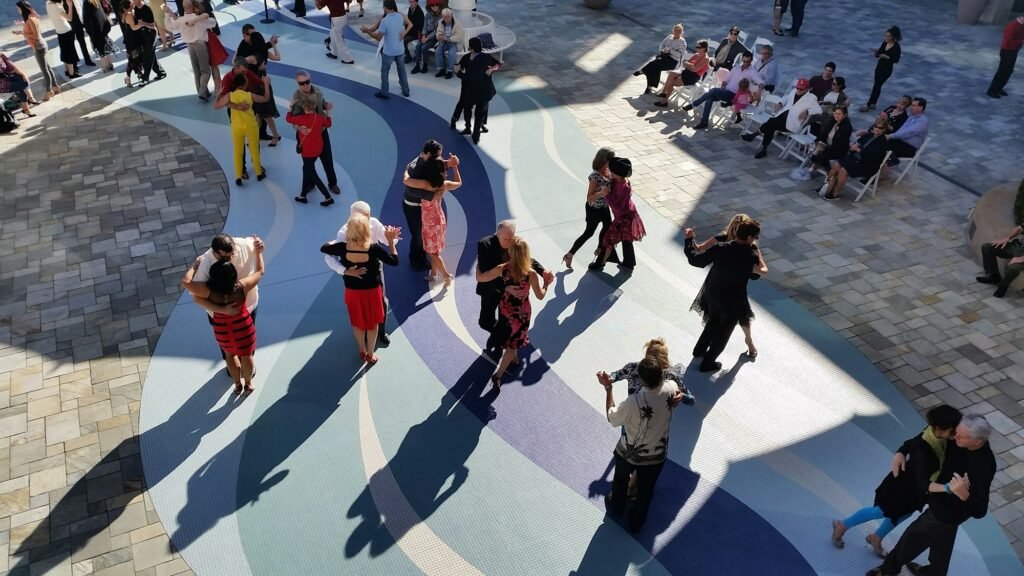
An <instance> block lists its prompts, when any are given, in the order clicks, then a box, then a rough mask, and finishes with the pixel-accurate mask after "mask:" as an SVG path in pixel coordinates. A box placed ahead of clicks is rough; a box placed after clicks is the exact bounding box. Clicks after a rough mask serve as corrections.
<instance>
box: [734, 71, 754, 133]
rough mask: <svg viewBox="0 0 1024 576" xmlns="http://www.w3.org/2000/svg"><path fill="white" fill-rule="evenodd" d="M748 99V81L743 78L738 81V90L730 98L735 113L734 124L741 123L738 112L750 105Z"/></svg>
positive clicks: (741, 117) (740, 116) (749, 96)
mask: <svg viewBox="0 0 1024 576" xmlns="http://www.w3.org/2000/svg"><path fill="white" fill-rule="evenodd" d="M750 99H751V95H750V80H747V79H746V78H744V79H742V80H740V89H739V90H738V91H736V95H735V96H733V97H732V110H733V112H735V113H736V118H735V119H734V120H733V122H734V123H736V124H739V123H740V122H742V121H743V114H741V113H740V112H742V111H743V110H744V109H745V108H746V107H747V106H749V105H750Z"/></svg>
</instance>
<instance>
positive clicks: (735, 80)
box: [683, 52, 764, 130]
mask: <svg viewBox="0 0 1024 576" xmlns="http://www.w3.org/2000/svg"><path fill="white" fill-rule="evenodd" d="M753 62H754V55H753V54H751V53H750V52H744V53H743V61H742V63H741V64H740V65H739V66H738V67H734V68H733V69H732V70H730V71H729V75H728V76H726V77H725V82H722V86H721V87H720V88H712V89H711V90H708V92H707V94H705V95H703V96H701V97H700V98H697V99H696V100H694V101H693V102H692V103H690V104H687V105H686V106H683V110H686V111H687V112H689V111H690V110H693V109H694V108H696V107H697V106H700V105H701V104H704V114H703V115H702V116H701V119H700V124H697V126H696V127H695V129H696V130H704V129H705V128H707V127H708V120H709V119H710V118H711V107H712V106H714V105H715V102H727V103H730V104H731V103H732V99H733V98H734V97H735V96H736V91H737V90H739V89H740V80H742V79H744V78H746V79H747V81H749V82H750V83H751V84H759V85H760V84H764V79H763V78H761V75H760V74H758V73H757V69H756V68H754V65H753Z"/></svg>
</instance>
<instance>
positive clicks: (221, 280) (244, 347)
mask: <svg viewBox="0 0 1024 576" xmlns="http://www.w3.org/2000/svg"><path fill="white" fill-rule="evenodd" d="M253 252H254V253H255V255H256V271H255V272H254V273H252V274H250V275H248V276H246V277H245V278H241V279H239V278H238V271H237V270H236V269H235V265H234V264H232V263H231V261H230V260H227V261H218V262H215V263H214V264H213V265H212V266H210V279H209V280H208V281H207V282H206V286H202V285H200V286H197V287H196V291H195V292H193V294H194V295H195V296H197V297H200V298H208V299H209V300H210V302H212V303H214V304H217V305H220V306H228V307H229V308H231V309H233V310H234V313H232V314H223V313H220V312H215V313H214V314H213V320H212V324H213V335H214V337H216V338H217V344H218V345H220V348H221V350H223V351H224V359H225V360H226V361H227V364H228V373H230V374H231V379H232V380H233V381H234V384H235V394H241V393H242V392H243V391H244V392H245V393H246V394H249V393H251V392H252V391H253V390H255V389H256V388H255V387H254V386H253V381H252V377H253V355H254V354H255V353H256V325H255V324H253V321H252V316H250V315H249V309H248V308H247V307H246V306H245V295H246V294H248V293H249V291H251V290H252V289H253V288H255V287H256V285H257V284H259V283H260V280H262V279H263V271H264V266H263V243H262V242H261V243H257V244H256V246H255V248H254V250H253ZM200 259H202V256H200V257H199V258H198V259H197V260H196V261H197V263H198V261H199V260H200ZM197 268H198V265H197V266H190V267H189V269H188V271H186V272H185V280H186V281H187V282H189V283H191V281H192V275H193V274H194V273H195V271H196V269H197ZM203 292H205V293H203ZM243 382H244V384H243Z"/></svg>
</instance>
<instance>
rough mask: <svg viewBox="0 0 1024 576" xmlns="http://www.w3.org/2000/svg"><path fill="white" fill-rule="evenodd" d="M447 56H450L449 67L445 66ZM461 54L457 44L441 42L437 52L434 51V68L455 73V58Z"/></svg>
mask: <svg viewBox="0 0 1024 576" xmlns="http://www.w3.org/2000/svg"><path fill="white" fill-rule="evenodd" d="M445 54H447V55H448V66H447V67H445V65H444V57H445ZM458 54H459V47H458V45H457V44H455V42H441V43H439V44H438V45H437V50H434V66H436V67H437V69H438V70H447V71H448V72H454V71H455V57H456V56H458Z"/></svg>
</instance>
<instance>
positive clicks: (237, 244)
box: [181, 234, 263, 357]
mask: <svg viewBox="0 0 1024 576" xmlns="http://www.w3.org/2000/svg"><path fill="white" fill-rule="evenodd" d="M257 245H259V246H262V245H263V240H260V238H259V236H249V237H248V238H241V237H235V238H232V237H231V236H228V235H227V234H218V235H216V236H214V237H213V241H211V242H210V249H209V250H207V251H206V252H204V253H203V255H202V256H200V257H199V258H197V259H196V262H195V263H194V264H192V266H195V267H196V271H195V273H194V274H193V275H192V280H191V281H190V282H189V281H186V280H185V279H182V281H181V285H182V287H183V288H185V289H186V290H188V292H189V294H191V295H192V300H194V301H195V303H196V304H198V305H199V306H200V307H201V308H203V309H204V310H206V313H207V314H208V315H209V320H210V324H211V325H212V324H213V314H214V313H215V312H220V313H221V314H230V315H234V314H236V313H237V312H238V311H237V310H236V309H235V306H236V305H226V306H219V305H217V304H214V303H213V302H210V300H209V299H207V298H203V297H201V296H197V295H196V293H195V288H196V286H197V285H199V284H205V283H206V281H207V280H209V279H210V266H213V263H214V262H218V261H220V262H223V261H230V262H231V263H232V264H233V265H234V266H235V270H237V271H238V277H239V278H245V277H246V276H249V275H250V274H254V273H256V258H255V250H256V246H257ZM259 303H260V287H259V286H258V285H257V286H253V288H252V290H250V291H249V292H248V293H247V294H246V295H245V307H246V308H248V309H249V316H251V317H252V321H253V323H255V322H256V307H257V306H259ZM223 356H224V351H223V350H222V351H221V357H223Z"/></svg>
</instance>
